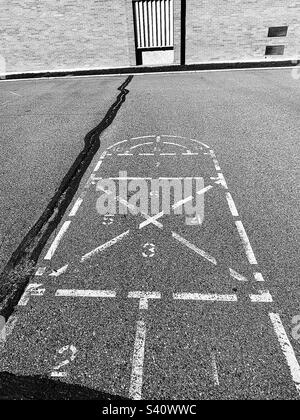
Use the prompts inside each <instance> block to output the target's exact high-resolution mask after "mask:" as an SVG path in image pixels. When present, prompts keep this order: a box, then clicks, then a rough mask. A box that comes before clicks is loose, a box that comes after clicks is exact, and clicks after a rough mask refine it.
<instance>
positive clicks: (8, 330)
mask: <svg viewBox="0 0 300 420" xmlns="http://www.w3.org/2000/svg"><path fill="white" fill-rule="evenodd" d="M17 322H18V317H17V316H16V315H12V316H11V317H9V318H8V320H7V322H6V323H5V325H4V328H3V330H2V331H0V350H1V349H3V347H4V346H5V343H6V341H7V339H8V337H9V336H10V335H11V334H12V332H13V330H14V328H15V326H16V323H17Z"/></svg>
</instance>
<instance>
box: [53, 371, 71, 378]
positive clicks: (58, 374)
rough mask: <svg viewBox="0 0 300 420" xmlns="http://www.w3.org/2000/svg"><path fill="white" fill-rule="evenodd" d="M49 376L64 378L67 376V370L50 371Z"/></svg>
mask: <svg viewBox="0 0 300 420" xmlns="http://www.w3.org/2000/svg"><path fill="white" fill-rule="evenodd" d="M50 376H51V378H66V377H67V376H68V374H67V372H52V373H51V375H50Z"/></svg>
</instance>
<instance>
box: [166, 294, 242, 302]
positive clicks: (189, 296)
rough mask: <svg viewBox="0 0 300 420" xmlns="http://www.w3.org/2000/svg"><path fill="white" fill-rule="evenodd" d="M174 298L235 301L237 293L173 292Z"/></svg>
mask: <svg viewBox="0 0 300 420" xmlns="http://www.w3.org/2000/svg"><path fill="white" fill-rule="evenodd" d="M173 298H174V299H175V300H196V301H197V300H199V301H207V302H237V301H238V298H237V295H217V294H201V293H173Z"/></svg>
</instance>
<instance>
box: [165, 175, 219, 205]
mask: <svg viewBox="0 0 300 420" xmlns="http://www.w3.org/2000/svg"><path fill="white" fill-rule="evenodd" d="M174 179H176V178H174ZM185 179H188V178H185ZM190 179H196V178H190ZM199 179H202V178H199ZM212 188H213V187H212V186H211V185H208V186H207V187H205V188H202V190H199V191H197V192H196V194H198V195H203V194H205V193H206V192H207V191H209V190H211V189H212ZM192 200H193V196H192V195H190V196H189V197H187V198H184V199H183V200H180V201H178V202H177V203H175V204H173V205H172V208H173V209H174V210H175V209H177V208H178V207H181V206H182V205H183V204H186V203H188V202H189V201H192Z"/></svg>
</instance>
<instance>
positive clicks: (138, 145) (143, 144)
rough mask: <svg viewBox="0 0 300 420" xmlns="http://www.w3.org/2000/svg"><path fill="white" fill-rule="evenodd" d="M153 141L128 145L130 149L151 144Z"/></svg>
mask: <svg viewBox="0 0 300 420" xmlns="http://www.w3.org/2000/svg"><path fill="white" fill-rule="evenodd" d="M153 144H154V143H153V141H151V142H149V143H140V144H136V145H135V146H132V147H130V150H133V149H137V148H138V147H142V146H149V145H153Z"/></svg>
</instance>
